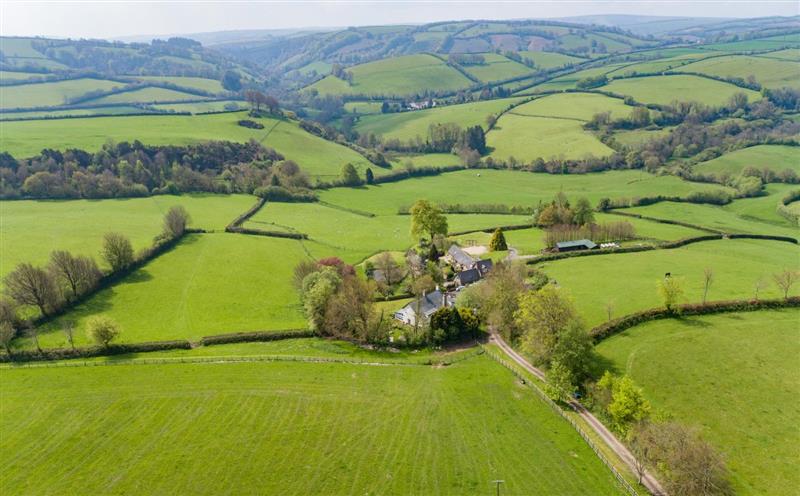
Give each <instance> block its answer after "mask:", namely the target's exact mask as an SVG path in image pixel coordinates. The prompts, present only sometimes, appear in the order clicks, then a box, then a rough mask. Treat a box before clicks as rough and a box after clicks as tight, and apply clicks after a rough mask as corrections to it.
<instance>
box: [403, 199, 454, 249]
mask: <svg viewBox="0 0 800 496" xmlns="http://www.w3.org/2000/svg"><path fill="white" fill-rule="evenodd" d="M411 234H412V235H414V236H416V237H418V238H421V237H422V236H424V235H428V236H429V237H430V240H431V242H433V238H434V236H436V235H437V234H442V235H446V234H447V217H445V215H444V214H443V213H442V211H441V209H440V208H439V207H437V206H436V205H433V204H432V203H430V202H429V201H428V200H417V202H416V203H414V205H413V206H412V207H411Z"/></svg>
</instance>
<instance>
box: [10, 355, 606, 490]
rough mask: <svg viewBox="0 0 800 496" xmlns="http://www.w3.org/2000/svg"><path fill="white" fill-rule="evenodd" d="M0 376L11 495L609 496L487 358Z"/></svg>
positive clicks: (593, 462)
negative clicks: (499, 482) (432, 363)
mask: <svg viewBox="0 0 800 496" xmlns="http://www.w3.org/2000/svg"><path fill="white" fill-rule="evenodd" d="M0 374H2V386H0V387H2V393H3V398H4V401H3V402H2V404H1V405H0V413H2V415H0V419H1V420H0V426H2V427H1V428H0V429H1V432H2V434H3V440H4V448H5V449H3V450H2V453H3V454H2V455H0V460H2V462H3V466H4V467H5V468H4V470H3V471H2V475H0V485H2V486H3V487H5V488H7V491H6V492H7V494H33V493H35V494H67V493H76V492H80V493H93V494H97V493H108V492H113V493H116V494H129V493H149V494H164V493H184V494H186V493H192V494H220V493H225V492H232V493H249V492H251V491H252V490H253V489H254V488H258V491H259V492H262V491H263V492H265V493H277V492H283V493H288V494H353V493H358V494H378V493H380V494H422V493H424V494H490V493H492V491H493V490H494V487H493V484H492V483H491V481H492V480H495V479H503V480H505V484H504V486H503V488H504V489H503V490H504V491H505V493H504V494H523V493H530V492H531V491H533V492H535V493H540V494H570V495H573V494H574V495H578V494H585V495H590V494H591V495H594V494H609V495H610V494H620V489H619V488H618V487H617V486H616V483H615V481H614V479H613V476H612V475H611V472H610V471H609V470H608V469H607V468H606V467H604V466H603V465H602V463H601V462H600V461H599V459H598V458H597V457H596V456H595V455H594V453H593V452H592V451H591V450H590V449H589V447H588V446H587V445H586V443H585V442H584V441H583V440H582V439H581V438H580V437H579V436H578V435H577V433H576V432H575V431H574V430H572V427H571V426H569V424H567V423H566V422H564V421H563V420H562V419H560V418H559V417H558V416H556V415H555V414H554V413H553V412H552V411H551V410H550V409H549V407H547V406H546V405H545V404H544V403H542V402H541V400H539V399H538V398H537V397H535V396H534V395H533V393H532V392H531V391H530V390H529V389H528V388H527V387H525V386H523V385H521V384H520V383H519V382H518V381H517V380H515V378H514V376H513V375H511V374H510V373H509V372H508V371H507V370H505V369H504V368H502V367H501V366H500V365H499V364H497V363H495V362H493V361H491V359H489V358H487V357H483V356H481V357H476V358H472V359H469V360H467V361H464V362H460V363H457V364H455V365H453V366H450V367H445V368H434V367H424V366H402V365H394V366H383V367H371V366H364V365H348V364H339V363H333V364H323V363H281V362H275V363H222V364H181V365H140V366H131V365H128V366H116V367H91V368H69V369H60V370H59V369H38V370H2V372H0ZM265 379H267V380H265ZM112 461H113V462H112Z"/></svg>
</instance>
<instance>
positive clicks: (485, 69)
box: [463, 53, 534, 83]
mask: <svg viewBox="0 0 800 496" xmlns="http://www.w3.org/2000/svg"><path fill="white" fill-rule="evenodd" d="M479 55H481V56H482V57H483V58H484V60H485V62H484V63H483V64H475V65H465V66H463V69H464V70H465V71H466V72H467V73H468V74H469V75H471V76H472V77H474V78H476V79H478V80H480V81H482V82H484V83H490V82H492V81H501V80H505V79H511V78H515V77H518V76H524V75H525V74H530V73H531V72H533V71H534V69H531V68H530V67H528V66H526V65H523V64H520V63H519V62H516V61H514V60H511V59H509V58H507V57H504V56H503V55H500V54H498V53H481V54H479Z"/></svg>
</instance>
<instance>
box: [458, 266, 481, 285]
mask: <svg viewBox="0 0 800 496" xmlns="http://www.w3.org/2000/svg"><path fill="white" fill-rule="evenodd" d="M456 277H457V278H458V283H459V284H460V285H462V286H466V285H467V284H472V283H473V282H476V281H479V280H480V279H481V273H480V272H479V271H478V269H469V270H462V271H461V272H459V273H458V275H457V276H456Z"/></svg>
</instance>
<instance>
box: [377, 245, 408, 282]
mask: <svg viewBox="0 0 800 496" xmlns="http://www.w3.org/2000/svg"><path fill="white" fill-rule="evenodd" d="M375 268H376V269H378V270H380V271H381V273H382V274H383V280H384V281H386V284H387V285H388V286H389V287H391V286H394V285H395V284H397V283H398V282H400V279H402V277H403V271H402V269H401V268H400V266H399V265H397V262H395V261H394V257H393V256H392V254H391V253H389V252H383V253H381V254H380V255H378V258H376V259H375Z"/></svg>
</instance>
